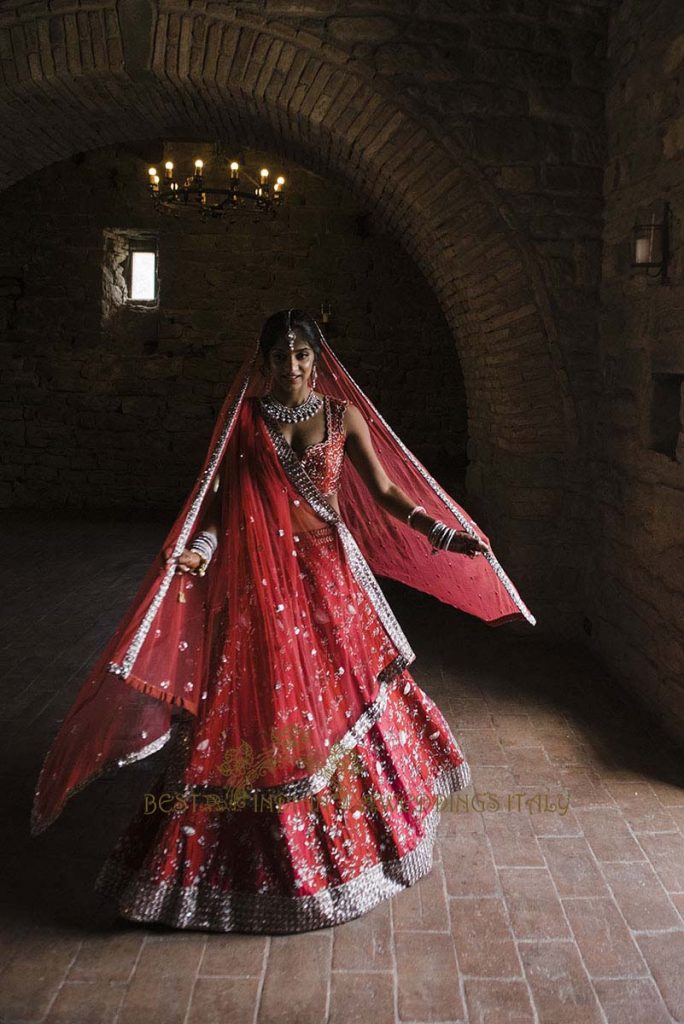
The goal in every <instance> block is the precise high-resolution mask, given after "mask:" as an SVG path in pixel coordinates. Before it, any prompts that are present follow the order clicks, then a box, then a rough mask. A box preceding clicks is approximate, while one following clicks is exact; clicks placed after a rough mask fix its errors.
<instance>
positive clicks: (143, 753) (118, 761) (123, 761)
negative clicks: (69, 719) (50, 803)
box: [30, 726, 174, 836]
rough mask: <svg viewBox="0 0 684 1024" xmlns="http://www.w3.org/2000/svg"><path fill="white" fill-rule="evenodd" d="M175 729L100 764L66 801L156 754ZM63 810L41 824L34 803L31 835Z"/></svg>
mask: <svg viewBox="0 0 684 1024" xmlns="http://www.w3.org/2000/svg"><path fill="white" fill-rule="evenodd" d="M173 729H174V726H172V727H171V728H170V729H168V730H167V731H166V732H165V733H163V734H162V735H161V736H159V737H158V738H157V739H156V740H153V741H152V743H148V744H147V746H145V747H141V748H140V750H136V751H134V752H133V753H132V754H126V755H125V756H124V757H118V758H114V759H113V760H111V761H107V762H105V764H102V765H100V767H99V768H98V769H97V770H96V771H95V772H93V774H92V775H89V776H88V778H87V779H83V780H82V781H81V782H79V784H78V785H77V786H74V787H73V788H72V789H70V790H69V793H68V795H67V797H66V799H65V803H66V800H71V798H72V797H73V796H76V794H77V793H80V792H81V790H83V789H85V788H86V786H89V785H90V783H91V782H94V781H95V780H96V779H100V778H102V776H103V775H106V773H107V772H109V771H112V770H113V769H114V768H123V767H124V765H127V764H133V762H134V761H142V759H143V758H145V757H149V756H150V755H151V754H155V753H156V752H157V751H158V750H161V748H162V747H163V746H164V744H165V743H167V742H168V741H169V739H170V738H171V736H172V734H173ZM49 754H50V751H48V753H47V754H46V755H45V757H44V758H43V764H42V766H41V769H40V774H39V776H38V784H37V787H36V790H35V795H36V796H37V795H38V793H40V783H41V780H42V778H43V773H44V771H45V766H46V764H47V759H48V756H49ZM61 811H62V808H61V807H60V808H59V809H58V810H57V812H56V813H55V814H53V815H52V816H51V817H50V818H48V819H47V821H41V822H40V824H39V823H38V816H37V814H36V809H35V805H34V806H33V808H32V809H31V825H30V832H31V835H32V836H38V835H40V833H41V832H44V831H45V830H46V829H47V828H49V827H50V825H51V824H52V823H53V821H56V820H57V818H58V817H59V815H60V814H61Z"/></svg>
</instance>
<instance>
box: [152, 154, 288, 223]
mask: <svg viewBox="0 0 684 1024" xmlns="http://www.w3.org/2000/svg"><path fill="white" fill-rule="evenodd" d="M147 173H148V178H149V194H150V196H151V198H152V201H153V203H154V205H155V208H156V209H157V210H158V211H159V212H166V211H173V212H176V213H178V212H179V211H181V210H195V211H196V212H198V213H199V214H200V215H201V216H202V218H207V217H222V216H224V215H225V214H226V213H231V212H233V211H234V210H237V209H238V208H239V207H244V206H245V205H246V204H247V203H253V204H254V207H253V208H256V209H257V210H259V211H261V212H262V213H263V214H264V215H265V216H270V217H275V216H276V214H277V211H278V209H279V207H280V206H282V203H283V199H284V196H285V178H283V177H282V175H280V176H279V177H278V178H276V181H275V183H274V185H273V187H271V183H270V181H269V171H268V168H267V167H262V168H261V170H260V172H259V181H258V182H256V181H254V179H253V178H250V177H249V175H248V174H245V177H246V178H247V179H248V181H249V182H251V184H252V185H253V188H252V189H249V188H241V179H240V165H239V164H238V162H237V161H236V160H232V161H231V163H230V165H229V173H230V178H229V186H228V188H213V187H210V186H208V185H207V184H206V183H205V181H204V161H203V160H200V159H197V160H195V169H194V173H193V174H191V175H188V177H187V178H185V179H184V181H183V183H182V184H181V182H180V181H179V180H178V179H177V178H176V176H175V173H174V164H173V161H172V160H167V161H166V162H165V164H164V180H163V182H162V181H161V178H160V176H159V174H158V172H157V168H156V167H150V168H149V169H148V172H147ZM214 197H215V198H214Z"/></svg>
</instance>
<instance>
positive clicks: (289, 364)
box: [268, 332, 315, 389]
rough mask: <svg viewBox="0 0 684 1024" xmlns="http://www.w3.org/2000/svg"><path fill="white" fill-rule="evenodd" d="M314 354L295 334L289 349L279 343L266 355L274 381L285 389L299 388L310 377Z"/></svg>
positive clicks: (284, 342)
mask: <svg viewBox="0 0 684 1024" xmlns="http://www.w3.org/2000/svg"><path fill="white" fill-rule="evenodd" d="M314 360H315V353H314V350H313V348H312V347H311V345H309V343H308V342H307V341H305V340H304V339H303V338H301V337H300V335H299V332H297V339H296V341H295V343H294V347H293V348H292V349H291V348H290V347H289V345H288V343H287V340H285V341H279V342H278V343H277V344H276V345H274V346H273V348H272V349H271V350H270V352H269V353H268V367H269V369H270V371H271V375H272V377H273V380H274V381H278V384H279V385H280V386H281V387H282V388H285V389H288V388H300V387H301V386H302V385H303V384H306V383H307V382H308V380H309V378H310V376H311V371H312V370H313V365H314Z"/></svg>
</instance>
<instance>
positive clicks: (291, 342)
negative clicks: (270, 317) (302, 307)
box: [287, 309, 297, 352]
mask: <svg viewBox="0 0 684 1024" xmlns="http://www.w3.org/2000/svg"><path fill="white" fill-rule="evenodd" d="M296 340H297V335H296V334H295V332H294V330H293V327H292V310H291V309H288V311H287V343H288V345H289V348H290V352H292V351H293V350H294V343H295V341H296Z"/></svg>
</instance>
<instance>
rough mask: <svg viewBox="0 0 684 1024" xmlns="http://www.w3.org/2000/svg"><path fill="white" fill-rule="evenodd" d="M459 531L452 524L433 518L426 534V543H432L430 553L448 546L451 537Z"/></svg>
mask: <svg viewBox="0 0 684 1024" xmlns="http://www.w3.org/2000/svg"><path fill="white" fill-rule="evenodd" d="M458 532H459V531H458V530H457V529H456V527H454V526H447V525H446V523H443V522H442V521H441V520H440V519H435V521H434V523H433V524H432V526H431V527H430V532H429V533H428V535H427V539H428V543H429V544H431V545H432V554H433V555H435V554H436V553H437V552H438V551H444V550H445V549H446V548H448V547H449V545H450V544H451V541H452V539H453V537H454V536H455V535H456V534H457V533H458Z"/></svg>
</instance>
